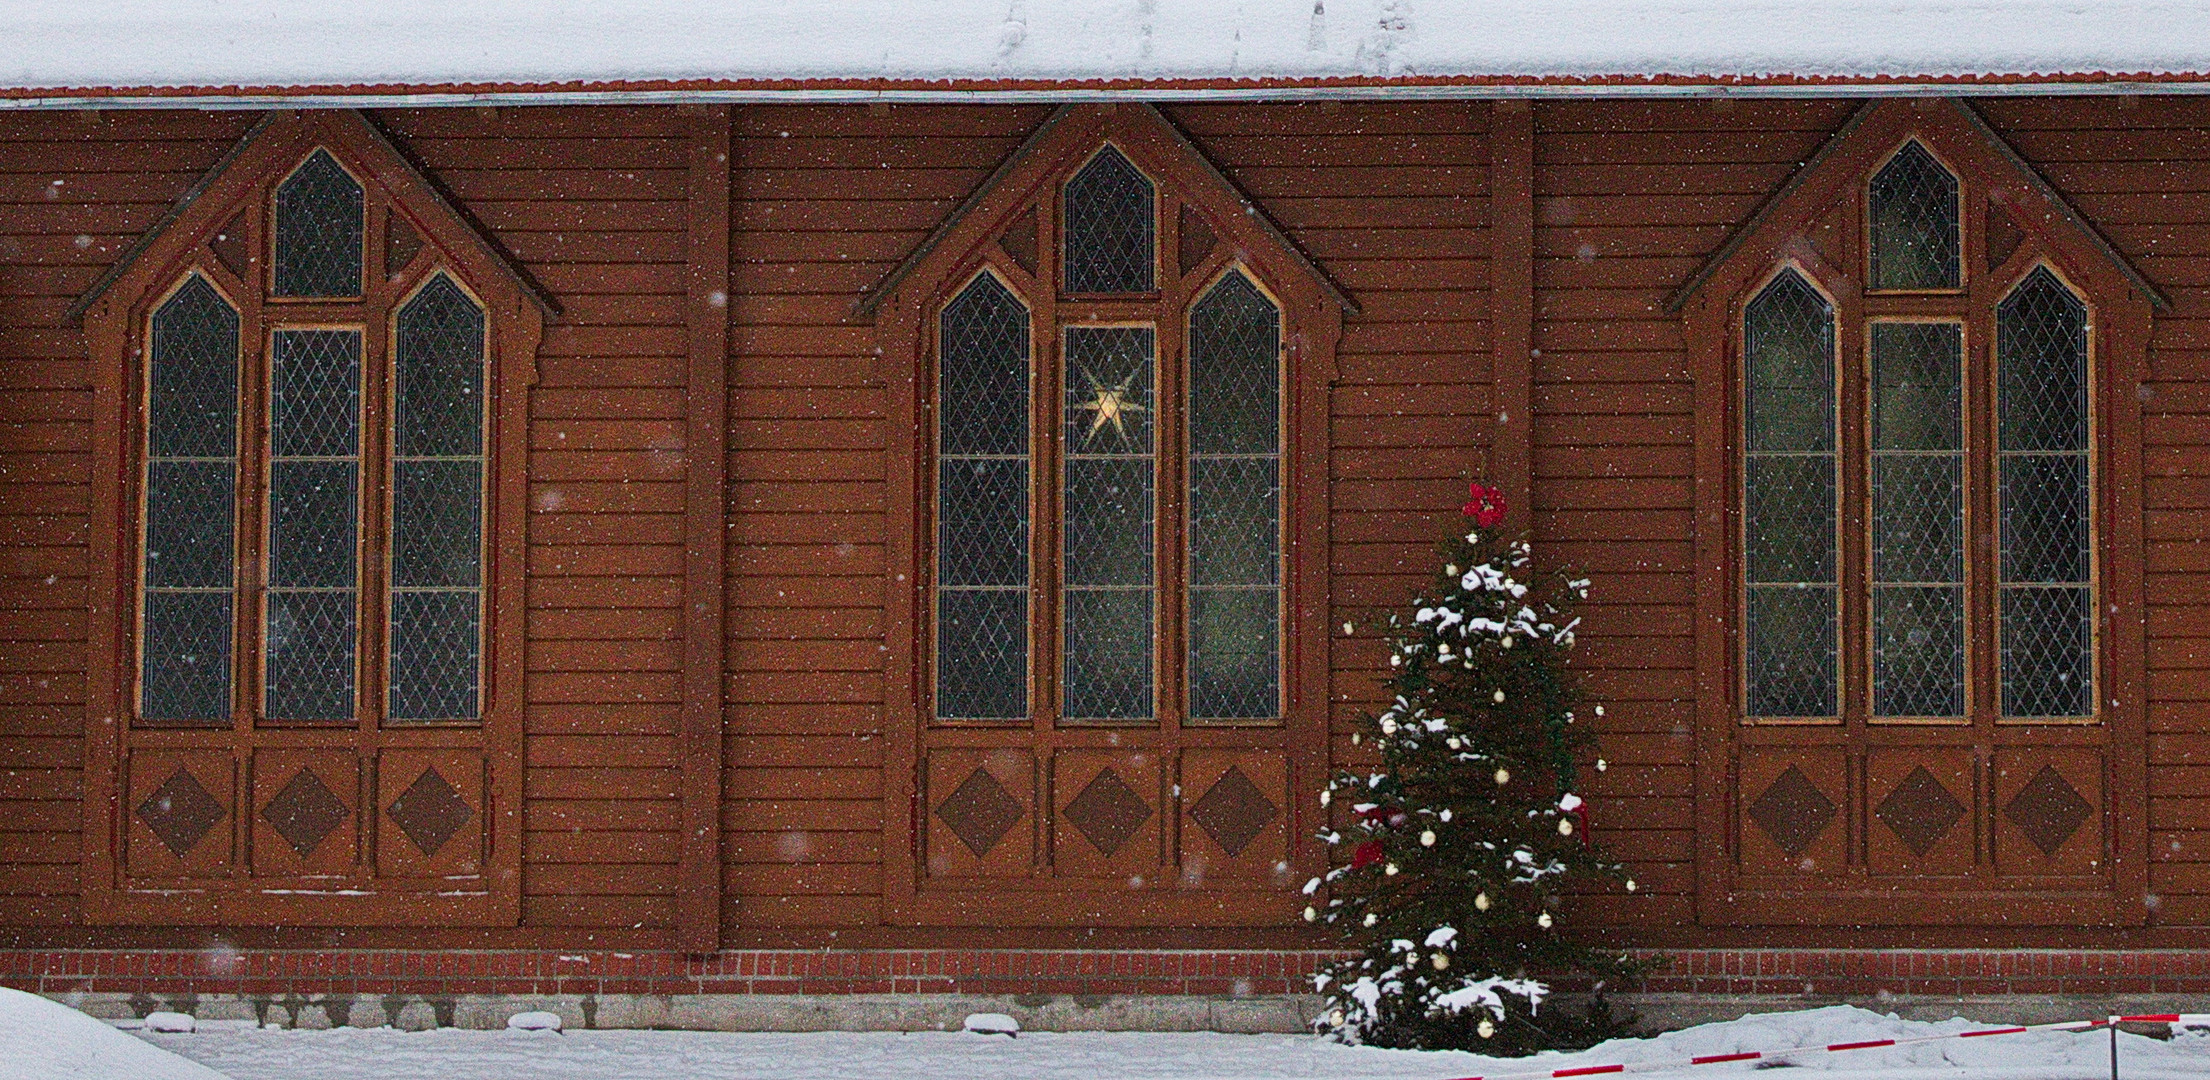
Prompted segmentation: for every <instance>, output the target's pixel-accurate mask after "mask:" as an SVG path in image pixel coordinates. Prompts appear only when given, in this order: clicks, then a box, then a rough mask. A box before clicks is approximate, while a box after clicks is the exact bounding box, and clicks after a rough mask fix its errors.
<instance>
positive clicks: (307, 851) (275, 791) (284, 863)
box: [250, 750, 361, 877]
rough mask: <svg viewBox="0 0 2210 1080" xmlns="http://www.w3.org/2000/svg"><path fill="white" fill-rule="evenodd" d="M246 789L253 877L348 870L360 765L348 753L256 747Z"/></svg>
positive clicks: (355, 839) (356, 840)
mask: <svg viewBox="0 0 2210 1080" xmlns="http://www.w3.org/2000/svg"><path fill="white" fill-rule="evenodd" d="M252 790H253V820H252V821H251V823H250V828H251V829H252V832H251V836H252V853H253V854H252V864H253V872H254V873H255V874H256V875H260V876H265V877H294V876H320V875H340V874H350V873H352V872H353V870H354V867H355V866H356V864H357V863H358V862H359V861H360V831H361V829H360V827H361V813H360V810H361V767H360V763H359V759H358V758H357V757H356V756H355V755H354V753H353V751H351V750H260V751H256V752H255V753H254V755H253V784H252Z"/></svg>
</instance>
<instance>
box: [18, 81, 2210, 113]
mask: <svg viewBox="0 0 2210 1080" xmlns="http://www.w3.org/2000/svg"><path fill="white" fill-rule="evenodd" d="M5 93H6V92H5V91H0V111H39V110H60V109H202V110H234V109H439V108H469V107H484V106H531V105H778V104H780V105H796V104H814V105H942V104H965V105H1037V104H1044V105H1070V104H1077V103H1081V102H1103V101H1145V102H1176V101H1270V102H1297V101H1376V100H1388V101H1501V100H1538V101H1539V100H1546V99H1547V100H1556V99H1590V98H1639V99H1653V98H1655V99H1675V100H1678V99H1717V98H1890V97H2083V96H2096V97H2113V96H2148V95H2155V94H2210V81H2200V80H2197V81H2185V82H2179V81H2175V82H2161V81H2157V80H2154V79H2149V80H2137V81H2111V82H2102V81H2094V82H2090V81H2084V80H2083V81H2074V82H2065V81H2048V82H2013V83H1999V82H1984V81H1978V82H1973V81H1954V82H1952V81H1939V80H1927V81H1918V82H1850V83H1843V82H1831V83H1829V82H1821V83H1765V84H1759V83H1570V84H1559V83H1493V84H1491V83H1483V84H1471V83H1467V84H1441V85H1438V84H1432V83H1428V84H1421V83H1407V84H1400V85H1353V86H1212V87H1175V86H1164V87H1086V86H1070V87H1060V88H1043V87H1037V88H1020V89H1013V88H978V89H972V90H961V89H951V88H946V89H866V88H859V87H761V88H752V89H723V90H716V89H704V88H701V89H676V90H512V91H501V90H490V91H476V92H457V91H456V92H426V93H408V92H398V93H378V92H363V93H357V94H347V93H330V92H328V91H324V90H315V91H306V92H302V93H298V94H288V93H284V92H282V91H266V92H254V93H229V94H215V93H209V94H191V93H183V94H114V95H103V94H84V93H75V94H52V95H42V96H33V97H7V96H4V95H5Z"/></svg>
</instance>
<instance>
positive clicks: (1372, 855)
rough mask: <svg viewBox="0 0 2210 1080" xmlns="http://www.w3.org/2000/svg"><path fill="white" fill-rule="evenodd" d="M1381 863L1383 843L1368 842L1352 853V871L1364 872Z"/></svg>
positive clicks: (1377, 841) (1376, 841)
mask: <svg viewBox="0 0 2210 1080" xmlns="http://www.w3.org/2000/svg"><path fill="white" fill-rule="evenodd" d="M1380 861H1381V841H1379V840H1368V841H1366V842H1365V843H1363V844H1360V845H1358V850H1356V851H1353V852H1351V869H1353V870H1364V869H1365V868H1367V867H1369V866H1372V865H1373V864H1375V863H1377V862H1380Z"/></svg>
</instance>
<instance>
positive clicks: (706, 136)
mask: <svg viewBox="0 0 2210 1080" xmlns="http://www.w3.org/2000/svg"><path fill="white" fill-rule="evenodd" d="M683 112H684V114H685V117H686V121H687V122H686V124H685V129H686V134H687V136H688V138H689V140H690V151H689V161H690V176H689V190H688V197H687V200H686V204H685V205H686V207H687V213H686V221H687V226H688V231H689V236H688V237H687V239H686V241H685V244H684V250H685V253H686V261H687V262H688V263H689V273H688V279H689V297H688V302H687V303H686V305H685V308H684V312H685V321H686V323H687V325H688V328H689V331H690V351H689V375H688V379H687V380H686V384H685V390H686V394H685V396H686V407H685V412H684V415H685V417H686V420H685V425H684V444H683V445H684V471H683V478H684V491H683V535H684V538H685V542H684V550H683V606H684V611H683V719H682V740H681V754H682V758H681V761H682V777H681V784H682V787H681V796H682V803H683V837H682V844H681V847H680V848H679V852H680V854H679V856H678V858H679V864H678V868H677V875H676V895H675V942H676V947H677V948H679V949H682V950H684V951H685V952H693V953H707V952H715V951H717V950H719V949H720V948H721V735H722V723H721V698H722V686H721V681H722V656H723V651H724V648H725V643H724V640H723V633H722V552H723V536H724V533H725V529H724V520H725V518H726V513H725V503H724V498H723V494H722V470H723V467H724V465H723V461H724V453H723V443H724V441H725V438H726V432H727V431H728V410H729V393H728V371H729V148H730V124H731V115H730V110H729V107H728V106H691V107H686V108H685V109H684V110H683Z"/></svg>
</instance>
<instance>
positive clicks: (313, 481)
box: [263, 330, 361, 721]
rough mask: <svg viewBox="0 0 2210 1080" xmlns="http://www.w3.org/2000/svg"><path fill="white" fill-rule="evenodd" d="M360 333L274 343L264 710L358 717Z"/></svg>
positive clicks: (291, 334)
mask: <svg viewBox="0 0 2210 1080" xmlns="http://www.w3.org/2000/svg"><path fill="white" fill-rule="evenodd" d="M360 386H361V333H360V331H358V330H278V331H276V332H275V333H274V334H273V335H271V336H270V357H269V481H268V482H269V493H268V542H269V550H268V596H267V604H266V607H265V609H264V614H265V616H266V618H267V625H266V627H265V631H264V633H265V636H264V641H263V647H264V649H265V650H266V651H265V654H264V660H265V662H266V667H265V671H266V687H265V697H266V700H265V701H264V703H263V710H264V714H265V715H266V716H267V717H268V718H269V719H271V720H305V721H331V720H349V719H352V717H353V715H354V701H353V687H354V669H355V667H356V664H355V662H354V657H355V652H356V649H357V642H358V640H359V635H358V632H357V625H356V624H357V614H356V612H357V611H358V607H359V593H358V586H357V573H358V571H357V567H358V564H359V560H360V551H359V548H360V470H361V463H360V443H361V433H360V432H361V429H360V402H361V389H360Z"/></svg>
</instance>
